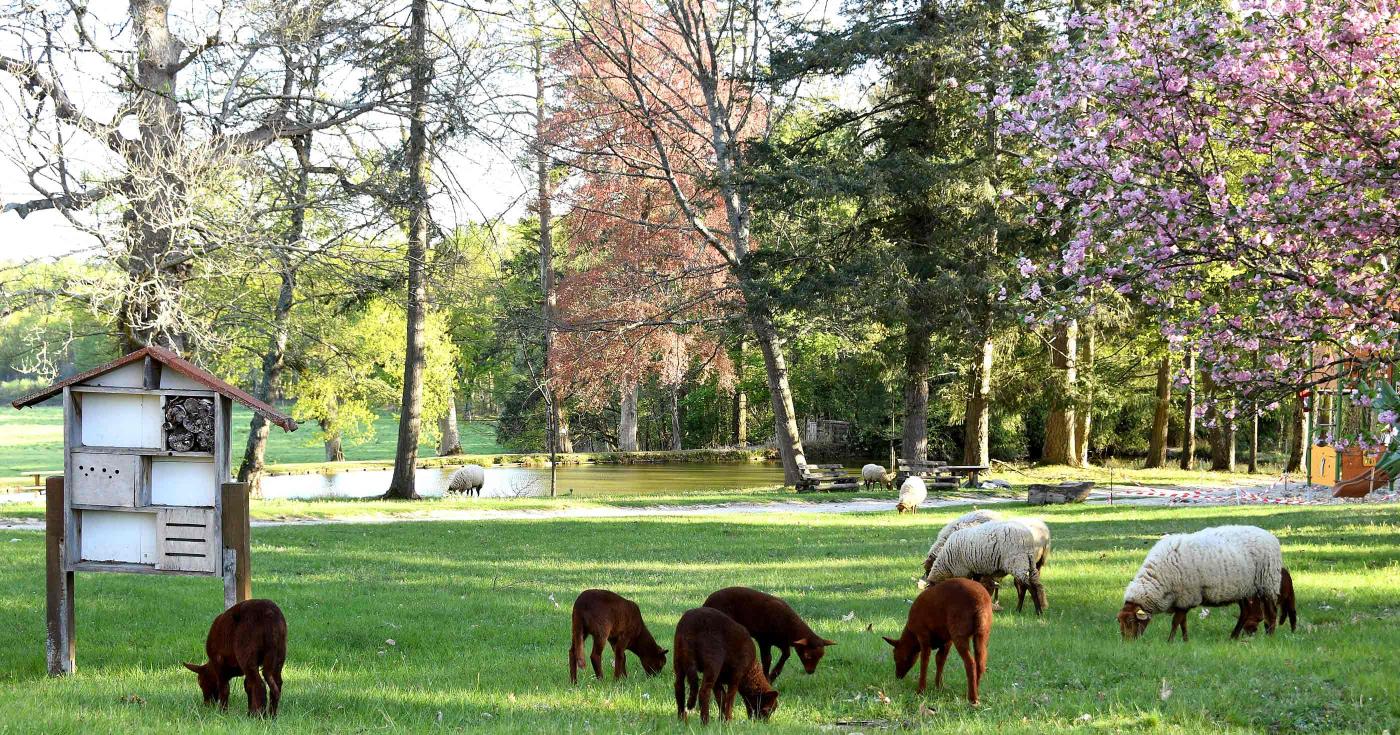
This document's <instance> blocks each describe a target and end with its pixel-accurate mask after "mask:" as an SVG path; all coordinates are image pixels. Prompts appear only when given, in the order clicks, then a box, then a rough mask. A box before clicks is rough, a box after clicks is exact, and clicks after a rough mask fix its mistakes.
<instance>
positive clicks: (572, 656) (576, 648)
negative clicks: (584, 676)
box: [569, 623, 584, 684]
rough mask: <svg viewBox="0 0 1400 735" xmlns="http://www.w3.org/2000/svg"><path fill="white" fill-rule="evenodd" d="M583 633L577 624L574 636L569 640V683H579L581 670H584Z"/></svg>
mask: <svg viewBox="0 0 1400 735" xmlns="http://www.w3.org/2000/svg"><path fill="white" fill-rule="evenodd" d="M583 639H584V634H583V631H582V630H580V629H579V627H578V625H577V623H575V625H574V630H573V635H571V636H570V639H569V683H570V684H577V683H578V672H579V669H582V668H583Z"/></svg>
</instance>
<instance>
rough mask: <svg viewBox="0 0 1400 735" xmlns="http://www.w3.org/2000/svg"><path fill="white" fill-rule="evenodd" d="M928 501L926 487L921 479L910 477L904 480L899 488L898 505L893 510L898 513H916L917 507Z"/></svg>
mask: <svg viewBox="0 0 1400 735" xmlns="http://www.w3.org/2000/svg"><path fill="white" fill-rule="evenodd" d="M926 499H928V486H927V485H925V484H924V479H923V478H922V477H917V476H914V475H910V476H909V477H906V478H905V479H904V484H903V485H900V486H899V503H898V504H897V505H895V507H894V509H895V510H897V511H899V512H900V513H905V512H909V513H917V512H919V506H920V505H923V502H924V500H926Z"/></svg>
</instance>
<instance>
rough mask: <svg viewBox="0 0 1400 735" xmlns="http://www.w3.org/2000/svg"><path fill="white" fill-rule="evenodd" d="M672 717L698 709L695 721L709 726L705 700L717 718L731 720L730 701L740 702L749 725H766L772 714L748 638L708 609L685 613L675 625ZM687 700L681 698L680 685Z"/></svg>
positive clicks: (773, 697) (774, 704)
mask: <svg viewBox="0 0 1400 735" xmlns="http://www.w3.org/2000/svg"><path fill="white" fill-rule="evenodd" d="M672 648H674V649H675V657H676V658H675V663H674V665H675V669H676V716H677V717H679V718H680V720H681V721H682V722H684V721H685V718H686V710H687V709H695V704H696V700H697V699H698V700H699V703H700V721H701V722H703V723H705V724H709V722H710V694H711V693H712V692H713V693H714V697H715V701H716V702H718V703H719V713H720V718H721V719H724V720H732V719H734V697H735V695H738V696H741V697H743V699H744V709H746V710H748V713H749V719H751V720H766V719H768V717H769V716H770V715H772V714H773V711H774V710H776V709H777V708H778V692H777V691H775V690H774V689H773V687H772V686H771V685H770V684H769V683H768V677H766V676H764V675H763V670H762V669H760V668H759V666H758V661H757V660H756V659H755V658H754V654H753V638H751V637H750V636H749V632H748V631H747V630H745V629H744V626H742V625H740V624H738V623H736V622H734V621H733V620H732V619H730V617H729V616H728V615H725V614H724V613H722V612H720V611H719V610H716V609H714V608H710V607H697V608H695V609H693V610H689V611H687V612H686V613H685V614H684V615H682V616H681V619H680V622H678V623H676V640H675V643H674V644H673V645H672ZM687 684H689V685H690V696H689V698H687V697H686V685H687Z"/></svg>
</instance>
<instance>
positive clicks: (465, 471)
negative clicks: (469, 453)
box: [447, 464, 486, 497]
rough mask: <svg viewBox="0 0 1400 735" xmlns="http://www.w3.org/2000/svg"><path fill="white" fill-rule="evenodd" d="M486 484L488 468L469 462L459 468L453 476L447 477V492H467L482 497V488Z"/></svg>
mask: <svg viewBox="0 0 1400 735" xmlns="http://www.w3.org/2000/svg"><path fill="white" fill-rule="evenodd" d="M484 485H486V468H484V467H482V466H481V465H479V464H469V465H466V466H464V467H459V468H457V471H456V472H453V473H452V476H451V477H449V478H447V492H449V493H466V494H468V495H472V494H474V495H476V496H477V497H481V488H482V487H483V486H484Z"/></svg>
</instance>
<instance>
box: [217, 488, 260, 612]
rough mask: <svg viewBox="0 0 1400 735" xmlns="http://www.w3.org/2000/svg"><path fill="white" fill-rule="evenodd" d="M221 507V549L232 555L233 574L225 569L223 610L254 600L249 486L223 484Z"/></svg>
mask: <svg viewBox="0 0 1400 735" xmlns="http://www.w3.org/2000/svg"><path fill="white" fill-rule="evenodd" d="M220 495H221V502H222V504H223V519H222V520H223V533H222V536H223V548H224V549H225V550H226V554H225V555H226V556H227V552H231V553H232V554H233V566H234V569H233V574H232V575H229V574H228V573H227V570H225V575H224V607H225V608H229V607H233V606H234V604H235V603H239V602H242V601H244V600H250V599H252V598H253V559H252V553H251V552H252V528H251V524H250V523H249V518H248V483H246V482H226V483H224V484H223V485H222V486H221V489H220Z"/></svg>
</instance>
